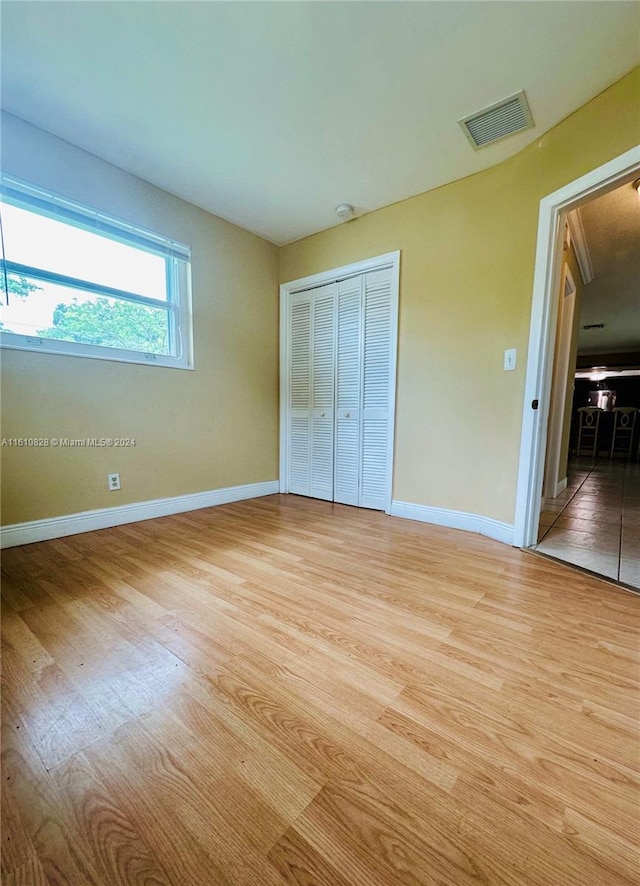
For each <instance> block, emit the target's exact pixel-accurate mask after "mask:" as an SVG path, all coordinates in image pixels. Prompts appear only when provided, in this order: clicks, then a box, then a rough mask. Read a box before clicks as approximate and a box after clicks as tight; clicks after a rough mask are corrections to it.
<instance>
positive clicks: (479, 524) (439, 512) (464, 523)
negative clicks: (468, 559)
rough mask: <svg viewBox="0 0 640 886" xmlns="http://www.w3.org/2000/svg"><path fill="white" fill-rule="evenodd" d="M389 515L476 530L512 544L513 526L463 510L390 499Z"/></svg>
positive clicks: (452, 527)
mask: <svg viewBox="0 0 640 886" xmlns="http://www.w3.org/2000/svg"><path fill="white" fill-rule="evenodd" d="M391 516H392V517H404V518H405V519H406V520H419V521H420V522H421V523H433V524H435V525H436V526H446V527H448V528H449V529H462V530H464V531H465V532H478V533H479V534H480V535H486V536H488V537H489V538H494V539H495V540H496V541H501V542H504V543H505V544H508V545H512V544H513V526H511V525H510V524H509V523H502V522H501V521H500V520H493V519H492V518H491V517H482V516H481V515H480V514H468V513H466V512H465V511H450V510H448V509H447V508H431V507H428V506H427V505H416V504H413V503H412V502H409V501H395V500H394V501H392V502H391Z"/></svg>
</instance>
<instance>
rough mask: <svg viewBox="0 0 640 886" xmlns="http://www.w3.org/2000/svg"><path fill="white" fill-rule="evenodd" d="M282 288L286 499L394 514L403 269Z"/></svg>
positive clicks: (283, 441)
mask: <svg viewBox="0 0 640 886" xmlns="http://www.w3.org/2000/svg"><path fill="white" fill-rule="evenodd" d="M323 276H326V275H323ZM298 282H300V281H298ZM283 289H284V290H285V291H284V292H283V296H284V301H283V311H284V318H283V332H284V341H283V344H284V347H285V351H286V353H285V355H284V359H283V361H282V373H283V375H284V378H283V379H281V382H282V383H281V394H282V395H283V396H284V398H285V403H284V410H283V416H282V419H283V425H284V427H283V429H282V443H283V447H284V453H283V455H284V460H283V466H284V476H285V482H284V484H283V491H286V492H292V493H297V494H299V495H307V496H312V497H314V498H321V499H325V500H327V501H336V502H341V503H343V504H349V505H356V506H359V507H365V508H374V509H377V510H388V509H389V507H390V495H391V469H392V463H391V462H392V455H393V417H394V398H395V352H396V337H397V261H396V263H395V265H394V264H390V265H388V266H387V267H381V268H376V269H373V270H369V271H366V270H365V271H364V272H361V273H346V272H345V269H343V275H340V274H338V273H336V277H335V278H334V279H333V280H330V281H329V282H326V283H320V284H319V285H316V286H309V287H304V286H296V287H295V288H292V290H287V287H283Z"/></svg>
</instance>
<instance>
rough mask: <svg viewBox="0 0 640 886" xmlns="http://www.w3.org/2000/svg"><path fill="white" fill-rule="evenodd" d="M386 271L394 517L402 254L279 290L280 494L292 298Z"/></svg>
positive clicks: (285, 470)
mask: <svg viewBox="0 0 640 886" xmlns="http://www.w3.org/2000/svg"><path fill="white" fill-rule="evenodd" d="M383 268H391V271H392V277H391V355H390V357H391V360H390V363H391V365H390V373H389V387H390V390H391V391H392V392H393V396H392V397H391V398H390V400H391V402H390V407H389V413H390V414H389V462H388V476H387V501H386V505H385V513H387V514H390V513H391V493H392V488H393V453H394V438H395V424H396V420H395V414H396V379H397V364H398V304H399V294H400V250H397V251H396V252H387V253H385V254H384V255H377V256H375V257H373V258H368V259H363V260H362V261H358V262H354V263H353V264H350V265H342V267H339V268H332V269H331V270H328V271H322V272H321V273H319V274H311V275H310V276H309V277H301V278H299V279H298V280H291V281H290V282H289V283H282V284H281V286H280V492H282V493H286V492H288V491H289V488H288V486H287V477H288V476H289V441H288V438H287V427H288V424H289V404H288V396H287V379H288V378H289V357H290V341H289V324H288V317H289V298H290V296H291V295H293V293H295V292H300V291H302V290H306V289H313V288H315V287H318V286H325V285H326V284H327V283H333V282H336V281H338V280H344V279H345V278H346V277H355V276H356V275H358V274H363V273H365V272H367V271H380V270H382V269H383Z"/></svg>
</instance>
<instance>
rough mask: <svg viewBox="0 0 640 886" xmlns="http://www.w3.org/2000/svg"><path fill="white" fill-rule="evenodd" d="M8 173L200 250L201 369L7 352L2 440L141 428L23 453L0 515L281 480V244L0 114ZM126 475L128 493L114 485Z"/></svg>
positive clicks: (10, 468) (23, 515)
mask: <svg viewBox="0 0 640 886" xmlns="http://www.w3.org/2000/svg"><path fill="white" fill-rule="evenodd" d="M2 122H3V127H2V161H3V168H4V170H5V171H7V172H10V173H13V174H14V175H17V176H19V177H21V178H23V179H27V180H29V181H32V182H34V183H36V184H39V185H41V186H44V187H48V188H50V189H52V190H54V191H57V192H59V193H62V194H64V195H66V196H68V197H71V198H74V199H76V200H78V201H81V202H84V203H86V204H88V205H90V206H94V207H97V208H99V209H102V210H103V211H105V212H107V213H110V214H112V215H115V216H117V217H120V218H125V219H127V220H130V221H132V222H135V223H137V224H139V225H141V226H143V227H146V228H149V229H151V230H154V231H158V232H159V233H161V234H165V235H167V236H170V237H174V238H176V239H177V240H180V241H182V242H184V243H188V244H189V245H190V246H191V248H192V277H193V313H194V336H195V365H196V369H195V371H193V372H189V371H185V370H177V369H166V368H160V367H152V366H138V365H134V364H126V363H112V362H108V361H103V360H90V359H84V358H78V357H64V356H58V355H47V354H37V353H31V352H24V351H10V350H5V351H3V354H2V375H3V380H2V398H3V399H2V436H3V437H5V438H10V437H54V436H55V437H73V438H84V437H116V436H124V437H134V438H135V439H136V447H135V449H127V450H115V449H51V448H49V449H13V448H7V447H5V448H4V449H3V450H2V456H3V477H2V480H3V484H2V485H3V490H2V491H3V512H2V522H3V524H5V525H6V524H12V523H18V522H22V521H26V520H35V519H40V518H45V517H52V516H59V515H63V514H70V513H76V512H79V511H84V510H91V509H94V508H104V507H110V506H114V505H121V504H127V503H130V502H135V501H146V500H149V499H155V498H163V497H166V496H174V495H183V494H186V493H191V492H202V491H207V490H212V489H218V488H220V487H225V486H232V485H236V484H244V483H255V482H260V481H265V480H274V479H276V478H277V476H278V291H277V282H278V281H277V274H278V270H277V263H278V259H277V249H276V247H274V246H272V245H271V244H269V243H267V242H265V241H264V240H262V239H260V238H259V237H256V236H254V235H253V234H249V233H247V232H246V231H243V230H242V229H240V228H238V227H236V226H234V225H232V224H229V223H228V222H226V221H223V220H222V219H220V218H216V217H215V216H213V215H210V214H208V213H206V212H204V211H202V210H200V209H198V208H196V207H195V206H193V205H191V204H189V203H186V202H184V201H183V200H180V199H178V198H177V197H174V196H172V195H170V194H168V193H166V192H164V191H161V190H159V189H158V188H155V187H153V186H152V185H150V184H147V183H146V182H143V181H141V180H140V179H138V178H135V177H134V176H131V175H129V174H128V173H126V172H123V171H122V170H120V169H117V168H116V167H114V166H112V165H110V164H108V163H105V162H104V161H102V160H100V159H98V158H97V157H95V156H93V155H91V154H88V153H86V152H85V151H82V150H80V149H78V148H76V147H73V146H72V145H70V144H68V143H67V142H63V141H61V140H59V139H57V138H54V137H53V136H51V135H50V134H48V133H45V132H43V131H42V130H39V129H36V128H34V127H32V126H29V125H28V124H26V123H24V122H23V121H21V120H18V119H17V118H15V117H11V116H10V115H4V116H3V121H2ZM112 471H119V472H120V474H121V478H122V489H121V490H120V491H119V492H109V491H108V490H107V473H109V472H112Z"/></svg>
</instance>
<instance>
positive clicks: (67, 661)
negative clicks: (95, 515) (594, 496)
mask: <svg viewBox="0 0 640 886" xmlns="http://www.w3.org/2000/svg"><path fill="white" fill-rule="evenodd" d="M3 561H4V570H5V579H4V583H3V590H2V594H3V601H4V603H3V605H4V609H3V620H2V637H3V661H2V664H3V668H2V690H3V692H2V702H3V726H2V729H3V774H2V800H3V812H2V814H3V830H2V845H3V861H2V865H3V876H4V880H3V882H4V883H5V884H6V886H18V884H20V886H96V884H99V886H112V884H113V886H115V884H119V886H160V884H172V886H215V884H242V886H245V884H251V886H254V884H255V886H277V884H284V883H288V884H290V883H296V884H305V886H316V884H317V886H347V884H348V886H394V884H434V886H435V884H439V886H445V884H451V886H466V884H504V886H518V884H521V886H537V884H545V886H551V884H553V886H573V884H575V886H616V884H633V883H635V884H637V883H639V882H640V879H639V877H638V870H639V868H638V860H639V859H638V852H637V846H638V843H637V839H638V823H639V805H638V803H639V776H638V762H639V759H638V756H639V754H638V748H639V745H638V733H637V731H636V730H637V715H638V702H639V694H638V682H637V681H638V676H639V664H638V632H637V629H638V611H639V610H638V606H639V600H638V598H637V597H636V596H634V595H632V594H630V593H628V592H626V591H624V590H623V589H621V588H619V587H616V586H614V585H612V584H608V583H606V582H604V581H599V580H597V579H595V578H593V577H591V576H588V575H585V574H582V573H580V572H577V571H574V570H572V569H571V568H570V567H568V566H564V565H562V564H558V563H555V562H552V561H549V560H545V559H544V558H542V557H538V556H536V555H535V554H531V553H525V552H521V551H517V550H513V549H511V548H509V547H507V546H505V545H502V544H499V543H498V542H493V541H490V540H487V539H483V538H480V537H479V536H474V535H471V534H467V533H462V532H456V531H453V530H446V529H440V528H437V527H429V526H425V525H421V524H417V523H412V522H409V521H403V520H399V519H392V518H390V517H386V516H385V515H383V514H378V513H374V512H370V511H362V510H358V509H355V508H348V507H342V506H339V505H332V504H329V503H326V502H320V501H313V500H309V499H303V498H296V497H294V496H273V497H270V498H265V499H259V500H256V501H251V502H243V503H238V504H234V505H226V506H224V507H219V508H214V509H210V510H204V511H197V512H193V513H190V514H184V515H180V516H174V517H166V518H163V519H160V520H154V521H148V522H145V523H138V524H135V525H131V526H123V527H120V528H117V529H111V530H103V531H100V532H95V533H90V534H86V535H82V536H80V535H79V536H75V537H71V538H67V539H62V540H56V541H50V542H45V543H41V544H35V545H30V546H26V547H23V548H16V549H13V550H9V551H7V552H5V554H4V558H3Z"/></svg>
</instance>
